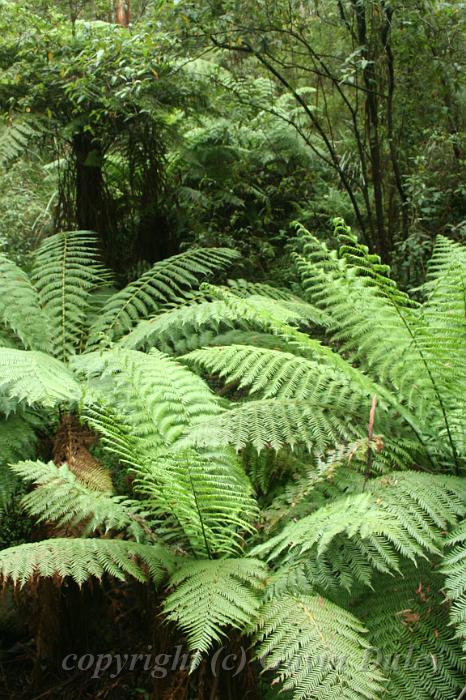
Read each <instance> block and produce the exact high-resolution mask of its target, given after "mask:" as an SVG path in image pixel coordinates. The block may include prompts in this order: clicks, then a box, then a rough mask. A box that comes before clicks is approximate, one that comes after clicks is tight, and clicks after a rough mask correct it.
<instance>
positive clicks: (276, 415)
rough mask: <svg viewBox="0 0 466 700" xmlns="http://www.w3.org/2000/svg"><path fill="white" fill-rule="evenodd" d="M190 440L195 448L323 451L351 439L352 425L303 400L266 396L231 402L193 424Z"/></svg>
mask: <svg viewBox="0 0 466 700" xmlns="http://www.w3.org/2000/svg"><path fill="white" fill-rule="evenodd" d="M189 437H190V440H191V441H192V442H193V444H195V445H198V446H199V447H202V446H206V445H215V444H217V445H218V444H222V443H223V444H224V443H226V444H229V445H233V447H234V448H235V449H236V450H240V449H242V448H243V447H245V446H246V445H248V444H252V445H253V446H254V447H255V448H256V449H257V450H258V451H260V450H262V449H264V448H267V449H273V450H280V449H281V448H283V447H284V446H289V447H291V448H292V449H293V448H294V447H296V446H298V445H304V446H305V447H306V449H308V450H309V451H315V452H317V453H322V452H324V451H325V450H326V449H327V448H328V447H331V446H333V445H335V444H339V443H340V442H342V441H343V440H350V439H352V438H354V432H353V427H352V426H351V425H349V426H348V425H347V424H346V421H345V420H344V419H343V418H341V417H339V416H338V415H337V414H335V415H334V414H332V413H331V412H329V411H326V407H325V406H324V407H323V409H319V408H317V407H316V406H314V405H313V404H309V403H307V402H306V401H299V400H286V399H281V400H278V399H270V400H263V401H248V402H245V403H241V404H235V405H234V406H233V408H231V409H230V410H227V411H224V412H223V413H221V414H220V415H218V416H216V417H214V418H212V419H211V420H210V421H209V422H203V423H200V424H198V425H197V426H196V427H194V428H193V429H192V430H191V431H190V433H189Z"/></svg>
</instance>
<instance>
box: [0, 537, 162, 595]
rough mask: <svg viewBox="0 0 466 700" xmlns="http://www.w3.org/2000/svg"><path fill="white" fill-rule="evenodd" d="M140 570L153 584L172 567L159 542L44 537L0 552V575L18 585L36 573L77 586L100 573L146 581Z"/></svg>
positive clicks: (100, 576)
mask: <svg viewBox="0 0 466 700" xmlns="http://www.w3.org/2000/svg"><path fill="white" fill-rule="evenodd" d="M144 569H147V571H148V572H149V575H150V577H151V578H152V580H153V581H154V583H156V584H157V583H160V581H162V579H163V578H164V577H165V575H166V574H167V572H168V573H170V571H171V570H172V569H173V559H172V556H171V555H170V554H169V553H168V552H167V550H165V549H164V548H163V547H161V546H160V545H148V544H140V543H136V542H126V541H124V540H105V539H85V538H83V539H80V538H75V539H67V538H57V539H51V540H44V541H42V542H32V543H30V544H21V545H18V546H17V547H9V548H8V549H4V550H3V551H2V552H0V577H1V578H2V579H3V580H5V581H11V582H12V583H14V584H15V585H16V584H19V585H20V586H23V585H24V584H25V583H26V582H27V581H30V580H31V579H34V578H35V577H37V576H41V577H53V578H58V579H62V578H65V576H70V577H71V578H72V579H73V580H74V581H76V583H77V584H79V585H81V584H83V583H84V581H86V580H87V579H88V578H90V577H96V578H98V579H101V578H102V577H103V576H104V574H108V575H109V576H113V577H115V578H117V579H120V580H124V579H125V578H126V576H133V577H134V578H135V579H137V580H138V581H146V580H147V574H146V571H145V570H144Z"/></svg>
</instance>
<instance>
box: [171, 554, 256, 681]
mask: <svg viewBox="0 0 466 700" xmlns="http://www.w3.org/2000/svg"><path fill="white" fill-rule="evenodd" d="M266 575H267V570H266V568H265V566H264V565H263V563H262V562H260V561H257V560H255V559H247V558H244V559H219V560H215V561H189V562H187V563H185V564H184V565H183V566H182V567H181V568H180V569H179V570H178V571H176V572H175V573H174V574H173V575H172V577H171V579H170V586H171V587H173V588H174V589H175V590H174V591H173V592H172V593H170V594H169V595H168V597H167V598H166V599H165V601H164V605H163V610H164V613H165V615H166V617H167V619H169V620H173V621H174V622H176V623H177V625H178V626H179V627H180V628H181V629H182V630H183V632H184V633H185V634H186V636H187V641H188V646H189V649H190V650H191V651H193V652H195V654H194V656H193V658H192V662H191V671H193V670H194V669H195V668H196V667H197V666H198V665H199V663H200V660H201V656H202V655H203V654H207V652H208V651H209V649H210V648H211V647H212V644H213V643H214V642H221V640H222V638H223V637H224V636H225V635H226V633H227V631H228V628H231V627H233V628H234V629H240V630H241V629H244V628H245V627H246V626H248V625H250V622H251V619H254V618H255V617H256V614H257V611H258V609H259V606H260V596H259V591H260V589H261V588H262V587H263V585H264V580H265V578H266Z"/></svg>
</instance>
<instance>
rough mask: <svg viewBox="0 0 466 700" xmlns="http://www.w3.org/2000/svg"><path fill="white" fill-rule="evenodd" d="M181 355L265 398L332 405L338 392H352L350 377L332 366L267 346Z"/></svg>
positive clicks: (236, 347)
mask: <svg viewBox="0 0 466 700" xmlns="http://www.w3.org/2000/svg"><path fill="white" fill-rule="evenodd" d="M182 359H183V360H186V362H187V363H188V364H190V365H191V364H192V365H194V366H197V367H201V368H203V369H206V370H208V371H209V373H211V374H215V375H218V376H219V377H221V378H222V379H223V380H224V381H225V382H226V383H228V384H231V383H235V384H237V385H238V388H239V389H243V388H248V389H249V393H250V394H255V393H259V394H260V395H261V396H262V397H263V398H265V399H269V398H281V399H300V400H304V399H307V400H309V401H314V402H315V403H316V404H317V405H318V404H319V403H322V402H323V401H326V402H328V403H329V404H330V403H331V404H332V405H335V403H336V394H337V393H338V394H341V395H343V394H345V393H346V398H349V397H350V396H353V394H354V393H355V392H354V387H353V386H352V384H351V382H350V380H349V378H348V377H347V376H346V375H345V374H343V373H342V372H340V371H338V369H336V368H335V367H326V366H325V365H324V364H323V363H319V362H317V361H315V360H312V359H308V358H306V357H300V356H297V355H293V354H291V353H289V352H288V353H286V352H283V351H279V350H274V349H269V348H262V347H253V346H241V345H231V346H229V347H213V348H203V349H201V350H195V351H193V352H191V353H189V354H188V355H186V356H185V357H183V358H182ZM336 387H338V391H336Z"/></svg>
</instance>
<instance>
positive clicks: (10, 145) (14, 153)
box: [0, 118, 37, 168]
mask: <svg viewBox="0 0 466 700" xmlns="http://www.w3.org/2000/svg"><path fill="white" fill-rule="evenodd" d="M36 134H37V131H36V129H34V127H32V126H31V124H28V122H26V121H24V120H23V121H21V120H20V119H18V118H16V119H15V120H14V121H13V122H12V123H11V124H9V125H7V124H4V125H2V129H1V131H0V167H2V168H6V167H7V166H8V164H9V163H11V162H12V161H14V160H15V159H16V158H18V157H19V156H20V155H21V154H22V153H24V151H25V150H26V148H27V146H28V144H29V142H30V140H31V138H33V137H34V136H36Z"/></svg>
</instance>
